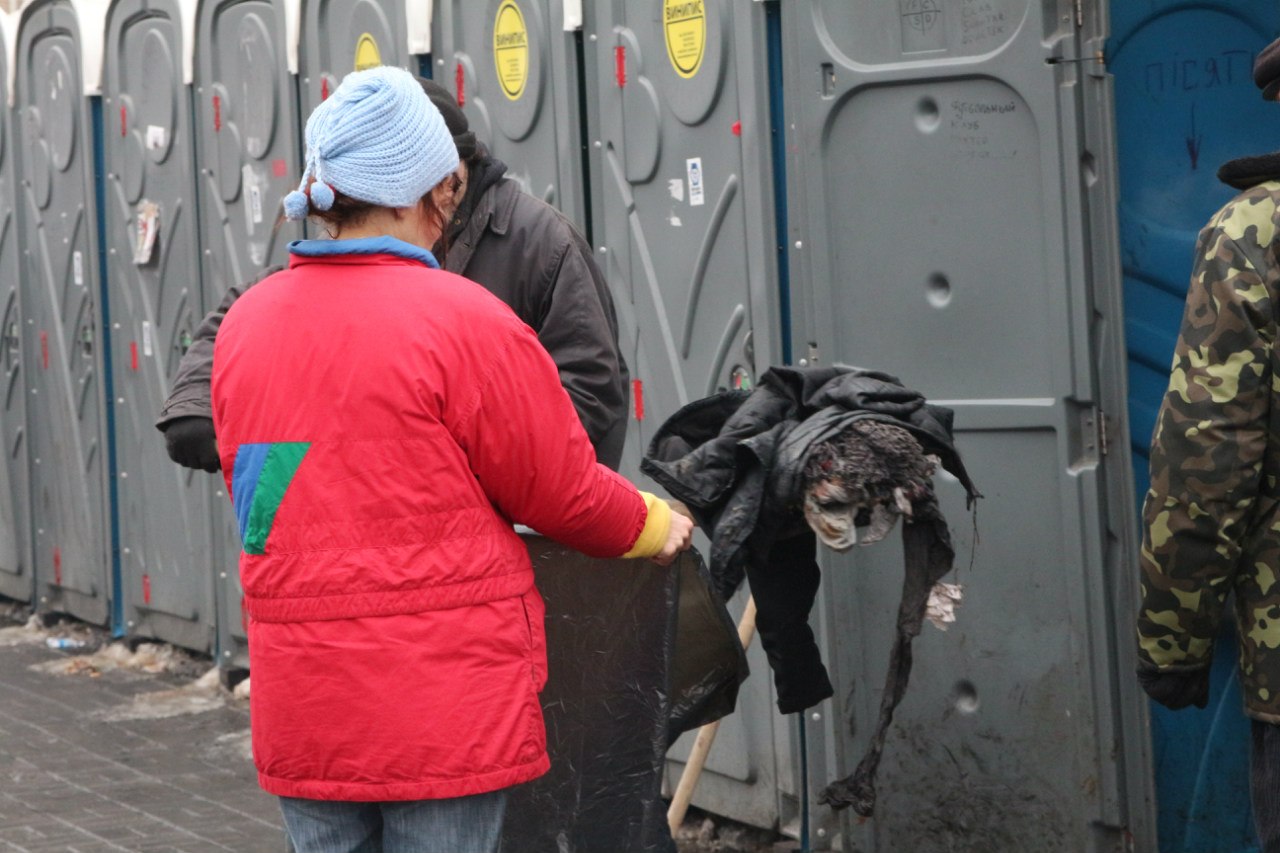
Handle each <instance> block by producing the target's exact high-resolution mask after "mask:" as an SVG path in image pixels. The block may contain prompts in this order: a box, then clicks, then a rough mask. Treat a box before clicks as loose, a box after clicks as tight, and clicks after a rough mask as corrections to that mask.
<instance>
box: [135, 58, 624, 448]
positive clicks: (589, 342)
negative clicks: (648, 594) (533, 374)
mask: <svg viewBox="0 0 1280 853" xmlns="http://www.w3.org/2000/svg"><path fill="white" fill-rule="evenodd" d="M420 82H421V83H422V88H423V89H424V90H425V91H426V93H427V95H428V97H430V98H431V101H432V103H434V104H435V105H436V108H437V109H439V110H440V112H441V114H442V115H443V116H444V119H445V123H446V124H447V125H448V127H449V132H450V133H451V134H452V135H453V139H454V143H455V144H456V145H457V147H458V158H459V159H460V160H461V161H462V165H461V166H460V167H459V177H461V178H462V182H461V184H460V185H459V187H458V190H457V192H456V194H455V199H456V200H457V204H458V207H457V210H456V211H455V212H454V214H453V218H452V220H451V222H450V224H449V227H448V228H447V229H446V231H445V236H444V238H443V239H442V241H441V244H440V245H437V247H436V255H437V258H438V259H439V261H440V264H441V266H442V267H444V268H445V269H446V270H448V271H450V272H455V273H458V274H460V275H464V276H466V277H467V278H469V279H471V280H472V281H475V282H477V283H479V284H481V285H483V286H484V287H485V288H486V289H488V290H489V291H491V292H492V293H493V294H494V295H496V296H497V297H498V298H499V299H501V300H502V301H503V302H505V303H507V305H509V306H511V308H512V310H513V311H515V313H516V315H517V316H519V317H520V319H521V320H524V321H525V322H526V323H528V324H529V326H530V327H532V328H533V330H534V331H535V332H537V334H538V340H539V341H540V342H541V343H542V345H543V347H545V348H546V350H547V352H548V353H549V354H550V355H551V358H552V360H553V361H555V363H556V367H558V368H559V370H560V381H561V383H562V384H563V385H564V389H565V391H567V392H568V394H569V398H570V399H571V400H572V401H573V405H574V408H575V409H576V410H577V412H578V417H579V418H580V419H581V420H582V425H583V427H585V428H586V431H587V435H588V436H589V437H590V439H591V443H592V445H593V446H594V447H595V449H596V458H597V459H599V461H601V462H602V463H604V464H605V465H608V466H609V467H610V468H615V469H616V468H617V467H618V463H619V461H620V460H621V458H622V443H623V440H624V438H625V436H626V426H627V423H626V408H627V401H628V388H627V379H628V375H627V367H626V363H625V362H624V360H623V357H622V352H621V350H620V349H619V348H618V321H617V317H616V315H615V313H614V309H613V300H612V298H611V297H610V295H609V289H608V286H607V285H606V284H605V280H604V273H603V272H601V270H600V268H599V267H598V266H597V265H596V262H595V259H594V258H593V257H592V253H591V247H590V245H588V243H587V241H586V240H585V239H584V238H583V236H582V235H581V234H580V233H579V232H578V230H577V229H576V228H574V226H573V225H572V224H571V223H570V222H569V220H567V219H566V218H565V217H564V216H563V215H562V214H561V213H560V212H559V211H557V210H556V209H555V208H553V207H551V206H550V205H547V204H545V203H544V202H542V201H540V200H538V199H536V198H534V197H533V196H531V195H529V194H528V193H525V192H523V191H522V190H521V189H520V187H519V185H518V184H517V183H516V182H515V181H513V180H509V179H507V178H506V176H505V175H506V170H507V167H506V166H505V165H504V164H503V163H501V162H500V161H498V160H496V159H494V158H493V157H491V156H490V155H489V152H488V151H487V150H486V149H485V148H484V146H483V145H481V144H479V143H478V142H477V141H476V137H475V134H474V133H472V132H471V131H470V129H469V128H468V124H467V119H466V116H465V115H464V114H463V112H462V110H460V109H459V108H458V105H457V102H456V101H455V100H454V99H453V97H452V95H450V94H449V92H448V90H446V89H445V88H444V87H442V86H440V85H439V84H436V83H434V82H432V81H430V80H421V81H420ZM278 269H279V267H273V268H271V269H268V270H264V271H263V273H262V275H261V276H260V277H259V278H258V279H255V280H254V281H252V282H249V283H248V284H246V285H244V286H243V287H237V286H233V287H231V288H230V289H229V290H228V291H227V295H226V298H224V299H223V301H222V304H221V305H219V306H218V307H217V308H216V309H215V310H214V311H212V312H211V313H210V314H209V315H208V316H207V317H205V319H204V322H202V323H201V324H200V328H199V329H197V330H196V334H195V340H194V341H193V343H192V345H191V348H190V349H189V350H188V351H187V353H186V355H184V356H183V357H182V362H181V364H179V366H178V376H177V378H176V380H175V381H174V386H173V389H172V391H171V393H170V395H169V399H168V400H166V401H165V404H164V408H163V409H162V410H161V412H160V417H159V419H158V420H157V421H156V427H157V428H158V429H160V431H161V432H163V433H164V435H165V445H166V447H167V448H168V451H169V456H170V458H172V459H173V461H174V462H177V463H178V464H180V465H185V466H186V467H188V468H198V469H202V470H205V471H210V472H212V471H217V470H218V467H219V465H218V453H217V444H216V440H215V436H214V431H213V418H212V410H211V408H210V404H209V377H210V374H211V371H212V367H213V342H214V338H215V336H216V335H217V332H218V326H219V325H221V323H222V317H223V315H224V314H226V312H227V310H228V308H230V306H231V304H232V303H233V302H235V300H236V299H237V298H238V297H239V296H240V294H241V293H243V292H244V291H245V290H247V289H248V288H249V287H252V286H253V285H254V284H256V283H257V282H258V281H261V280H262V279H263V278H266V277H267V276H268V275H270V274H271V273H274V272H276V271H277V270H278ZM510 381H513V382H517V381H519V377H510Z"/></svg>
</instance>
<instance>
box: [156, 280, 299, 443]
mask: <svg viewBox="0 0 1280 853" xmlns="http://www.w3.org/2000/svg"><path fill="white" fill-rule="evenodd" d="M282 269H284V267H281V266H273V267H270V268H268V269H266V270H264V271H263V273H262V275H260V276H258V277H257V278H255V279H254V280H253V281H251V282H249V283H248V284H245V285H234V284H233V285H232V286H231V287H229V288H227V294H226V296H224V297H223V299H222V303H221V304H220V305H218V307H217V308H215V309H213V310H212V311H210V312H209V313H208V314H207V315H205V318H204V320H202V321H201V323H200V327H199V328H197V329H196V333H195V339H194V340H192V342H191V346H190V347H189V348H188V349H187V351H186V352H185V353H184V354H183V356H182V360H181V361H180V362H178V375H177V377H176V378H175V379H174V380H173V389H172V390H171V391H170V392H169V398H168V399H167V400H165V401H164V405H163V406H162V407H161V408H160V417H158V418H156V429H159V430H161V431H163V430H164V428H165V425H166V424H168V423H169V422H170V421H174V420H177V419H178V418H188V417H199V418H212V417H213V404H212V403H211V402H210V399H209V380H210V377H211V376H212V375H213V342H214V339H215V338H216V337H217V335H218V327H220V326H221V325H222V318H223V317H225V316H226V314H227V311H228V310H230V308H231V306H232V304H234V303H235V301H236V300H237V299H239V298H240V295H241V294H242V293H244V292H245V291H246V290H248V289H249V288H251V287H253V286H254V285H255V284H257V283H258V282H260V281H262V280H263V279H265V278H267V277H268V276H270V275H273V274H275V273H277V272H279V271H280V270H282Z"/></svg>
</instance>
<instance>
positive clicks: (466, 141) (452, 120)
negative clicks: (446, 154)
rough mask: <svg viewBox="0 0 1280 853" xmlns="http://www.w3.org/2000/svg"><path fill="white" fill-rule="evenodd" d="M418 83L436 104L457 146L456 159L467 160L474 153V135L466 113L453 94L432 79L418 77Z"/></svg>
mask: <svg viewBox="0 0 1280 853" xmlns="http://www.w3.org/2000/svg"><path fill="white" fill-rule="evenodd" d="M418 85H420V86H421V87H422V91H424V92H426V93H427V97H428V98H430V99H431V103H433V104H435V105H436V109H438V110H439V111H440V115H442V116H444V124H445V127H447V128H449V133H450V135H452V136H453V144H454V145H455V146H457V148H458V159H459V160H464V161H465V160H469V159H471V157H472V155H474V154H475V153H476V135H475V134H474V133H472V132H471V125H470V124H468V123H467V116H466V113H464V112H463V111H462V108H461V107H459V106H458V101H457V100H456V99H455V98H454V97H453V94H452V93H451V92H450V91H449V90H448V89H446V88H445V87H444V86H441V85H440V84H439V83H437V82H436V81H434V80H429V79H427V78H426V77H419V78H418Z"/></svg>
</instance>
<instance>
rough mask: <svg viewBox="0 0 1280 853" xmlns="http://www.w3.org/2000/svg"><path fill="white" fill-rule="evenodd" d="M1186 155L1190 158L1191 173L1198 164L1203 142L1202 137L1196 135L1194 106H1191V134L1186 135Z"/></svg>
mask: <svg viewBox="0 0 1280 853" xmlns="http://www.w3.org/2000/svg"><path fill="white" fill-rule="evenodd" d="M1186 142H1187V155H1188V156H1189V157H1191V171H1193V172H1194V171H1195V170H1196V166H1197V165H1199V163H1200V145H1201V144H1202V143H1203V142H1204V137H1203V136H1201V135H1200V134H1198V133H1196V105H1195V104H1192V105H1191V132H1190V133H1188V134H1187V137H1186Z"/></svg>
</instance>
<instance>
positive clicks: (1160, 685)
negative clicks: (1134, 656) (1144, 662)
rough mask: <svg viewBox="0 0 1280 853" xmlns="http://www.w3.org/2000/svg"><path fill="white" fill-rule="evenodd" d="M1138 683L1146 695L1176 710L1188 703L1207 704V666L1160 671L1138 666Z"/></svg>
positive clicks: (1201, 706) (1201, 705)
mask: <svg viewBox="0 0 1280 853" xmlns="http://www.w3.org/2000/svg"><path fill="white" fill-rule="evenodd" d="M1138 683H1139V684H1141V685H1142V689H1143V690H1145V691H1147V695H1148V696H1150V697H1151V698H1152V699H1154V700H1156V701H1157V702H1159V703H1160V704H1161V705H1163V706H1165V707H1166V708H1168V709H1169V710H1170V711H1177V710H1179V709H1180V708H1185V707H1187V706H1188V705H1195V706H1196V707H1197V708H1203V707H1204V706H1205V705H1207V704H1209V667H1208V666H1202V667H1200V668H1199V669H1192V670H1179V671H1176V672H1161V671H1160V670H1158V669H1156V668H1154V667H1151V666H1139V667H1138Z"/></svg>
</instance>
